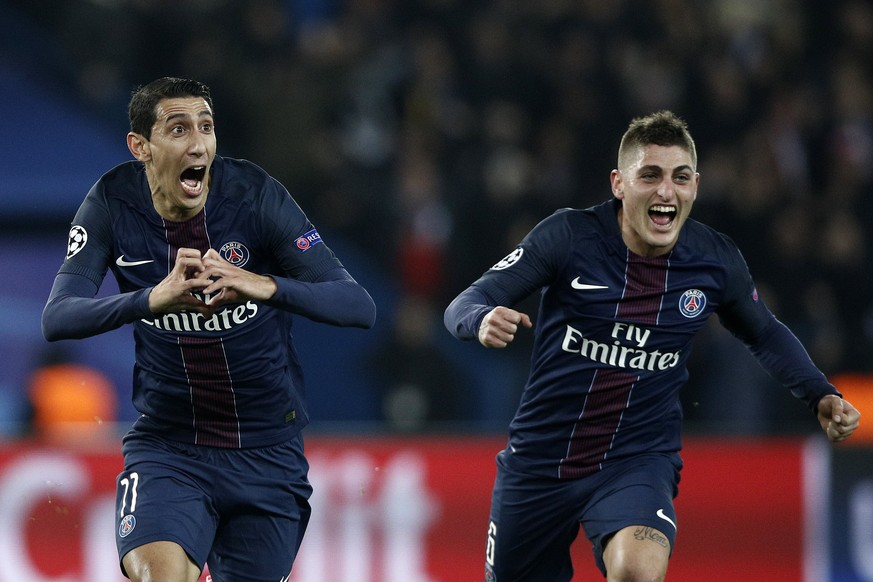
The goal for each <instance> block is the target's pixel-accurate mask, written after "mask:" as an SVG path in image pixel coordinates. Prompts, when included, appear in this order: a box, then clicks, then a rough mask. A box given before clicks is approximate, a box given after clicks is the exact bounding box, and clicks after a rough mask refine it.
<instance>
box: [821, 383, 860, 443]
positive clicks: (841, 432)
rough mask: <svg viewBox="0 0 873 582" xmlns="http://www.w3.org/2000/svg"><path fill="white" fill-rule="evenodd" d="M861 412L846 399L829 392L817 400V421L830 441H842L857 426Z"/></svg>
mask: <svg viewBox="0 0 873 582" xmlns="http://www.w3.org/2000/svg"><path fill="white" fill-rule="evenodd" d="M860 418H861V413H860V412H858V410H857V409H856V408H855V407H854V406H852V404H851V403H850V402H848V401H846V400H843V399H842V398H840V397H839V396H836V395H834V394H829V395H827V396H825V397H824V398H822V399H821V400H819V402H818V422H819V424H821V427H822V429H824V431H825V434H827V435H828V439H829V440H830V441H831V442H835V443H836V442H840V441H844V440H846V439H847V438H849V436H850V435H851V434H852V433H853V432H854V431H855V429H856V428H858V422H859V419H860Z"/></svg>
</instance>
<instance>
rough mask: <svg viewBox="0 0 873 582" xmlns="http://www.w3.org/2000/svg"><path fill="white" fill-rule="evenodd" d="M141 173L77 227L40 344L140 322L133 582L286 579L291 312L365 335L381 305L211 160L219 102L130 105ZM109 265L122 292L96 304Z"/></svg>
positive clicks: (303, 464) (195, 98)
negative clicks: (205, 575) (206, 573)
mask: <svg viewBox="0 0 873 582" xmlns="http://www.w3.org/2000/svg"><path fill="white" fill-rule="evenodd" d="M129 116H130V133H128V134H127V145H128V148H129V149H130V152H131V153H132V154H133V157H134V158H136V160H135V161H133V160H131V161H129V162H126V163H123V164H121V165H119V166H117V167H115V168H113V169H112V170H110V171H109V172H107V173H106V174H105V175H103V177H101V178H100V180H98V182H97V183H96V184H95V185H94V186H93V188H91V190H90V192H88V195H87V196H86V197H85V200H84V202H83V203H82V205H81V206H80V208H79V210H78V212H77V213H76V216H75V218H74V220H73V225H72V228H71V230H70V237H69V245H68V250H67V255H66V259H65V260H64V262H63V264H62V266H61V268H60V271H59V273H58V275H57V277H56V279H55V282H54V285H53V287H52V290H51V294H50V296H49V299H48V303H47V304H46V307H45V310H44V312H43V318H42V325H43V333H44V335H45V337H46V338H47V339H48V340H50V341H52V340H60V339H70V338H83V337H88V336H93V335H95V334H99V333H102V332H105V331H109V330H111V329H114V328H118V327H120V326H122V325H124V324H127V323H133V327H134V337H135V340H136V363H135V366H134V375H133V402H134V404H135V406H136V408H137V410H138V411H139V412H140V413H141V415H140V417H139V418H138V420H137V421H136V422H135V423H134V425H133V427H132V429H131V430H130V431H129V432H128V433H127V435H125V437H124V439H123V445H122V452H123V454H124V471H123V472H122V473H121V474H120V475H119V477H118V481H117V494H116V508H115V509H116V514H115V517H116V541H117V545H118V552H119V557H120V559H121V565H122V570H123V571H124V573H125V574H126V575H127V576H128V577H129V578H130V579H131V580H134V581H145V580H160V581H164V582H167V581H171V582H196V580H197V579H198V577H199V576H200V573H201V571H202V569H203V567H204V564H205V563H207V562H208V564H209V569H210V573H211V575H212V578H213V580H215V581H216V582H220V581H225V580H228V581H229V580H234V581H236V580H245V581H265V582H266V581H270V582H276V581H278V580H287V579H288V577H289V575H290V571H291V566H292V564H293V562H294V558H295V556H296V554H297V550H298V549H299V547H300V542H301V540H302V538H303V534H304V531H305V530H306V526H307V523H308V520H309V515H310V506H309V502H308V499H309V496H310V493H311V487H310V484H309V482H308V477H307V473H308V463H307V461H306V458H305V456H304V451H303V440H302V438H301V432H300V431H301V429H302V428H303V427H304V426H305V425H306V424H307V423H308V417H307V413H306V405H305V402H304V399H303V395H304V391H303V377H302V374H301V367H300V363H299V361H298V359H297V355H296V352H295V348H294V344H293V342H292V334H291V324H292V316H293V315H295V314H297V315H301V316H304V317H307V318H309V319H312V320H315V321H319V322H324V323H328V324H332V325H337V326H351V327H360V328H369V327H371V326H372V325H373V323H374V320H375V316H376V309H375V305H374V303H373V300H372V298H371V297H370V295H369V294H368V293H367V291H366V290H365V289H364V288H363V287H361V286H360V285H358V283H357V282H356V281H355V280H354V279H353V278H352V277H351V276H350V275H349V273H348V272H347V271H346V270H345V268H344V267H343V265H342V264H341V263H340V261H339V260H338V259H337V257H336V256H335V255H334V254H333V252H332V251H331V250H330V249H329V248H328V246H327V244H325V242H324V241H323V240H322V238H321V237H320V236H319V233H318V231H317V230H316V229H315V227H314V226H313V225H312V224H311V223H310V222H309V220H308V219H307V217H306V216H305V214H304V213H303V212H302V211H301V209H300V208H299V207H298V206H297V204H296V203H295V201H294V199H293V198H292V197H291V196H290V195H289V193H288V192H287V190H286V189H285V188H284V187H283V186H282V185H281V184H280V183H279V182H277V181H276V180H275V179H273V178H272V177H270V176H269V175H268V174H267V173H266V172H264V170H262V169H261V168H259V167H257V166H256V165H254V164H252V163H250V162H247V161H243V160H236V159H230V158H222V157H221V156H218V155H216V132H215V126H214V112H213V107H212V97H211V94H210V90H209V88H208V87H207V86H205V85H203V84H202V83H199V82H197V81H192V80H185V79H176V78H162V79H158V80H155V81H153V82H152V83H149V84H148V85H145V86H144V87H140V88H138V89H137V90H136V91H135V92H134V93H133V96H132V98H131V101H130V105H129ZM107 268H111V269H112V272H113V274H114V276H115V278H116V280H117V281H118V285H119V289H120V293H119V294H117V295H113V296H109V297H100V298H97V297H96V294H97V291H98V289H99V287H100V285H101V283H102V281H103V278H104V276H105V274H106V270H107Z"/></svg>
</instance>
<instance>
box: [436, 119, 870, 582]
mask: <svg viewBox="0 0 873 582" xmlns="http://www.w3.org/2000/svg"><path fill="white" fill-rule="evenodd" d="M610 178H611V184H612V193H613V199H611V200H609V201H608V202H604V203H603V204H600V205H598V206H594V207H592V208H588V209H585V210H573V209H563V210H559V211H557V212H555V213H554V214H553V215H552V216H550V217H548V218H546V219H545V220H543V221H542V222H541V223H540V224H538V225H537V226H536V227H535V228H534V229H533V230H532V231H531V232H530V233H529V234H528V235H527V236H526V237H525V238H524V240H522V241H521V243H520V244H519V245H518V247H517V248H516V249H515V250H514V251H512V252H511V253H510V254H509V255H508V256H507V257H505V258H504V259H502V260H501V261H500V262H498V263H497V264H495V265H494V266H493V267H492V268H491V269H490V270H488V271H487V272H486V273H485V274H484V275H482V277H481V278H479V279H478V280H477V281H475V282H474V283H473V284H472V285H471V286H470V287H468V288H467V289H466V290H465V291H463V292H462V293H461V294H460V295H458V297H456V298H455V300H454V301H453V302H452V303H451V304H450V305H449V306H448V308H447V309H446V312H445V324H446V327H447V328H448V329H449V330H450V331H451V333H452V334H453V335H455V336H456V337H457V338H459V339H463V340H471V339H478V341H479V343H481V344H482V345H483V346H485V347H486V348H505V347H506V346H507V345H508V344H510V343H511V342H512V341H513V339H514V338H515V336H516V334H517V333H520V332H521V331H522V328H530V327H531V326H532V321H531V318H530V316H529V315H528V314H526V313H521V312H519V311H517V310H515V309H513V305H515V304H517V303H518V302H519V301H521V300H522V299H524V298H526V297H527V296H528V295H530V294H532V293H534V292H540V293H541V298H540V308H539V314H538V318H537V324H536V330H535V332H534V333H535V336H534V345H533V353H532V356H531V368H530V375H529V377H528V380H527V384H526V386H525V390H524V393H523V395H522V398H521V402H520V404H519V407H518V410H517V412H516V414H515V417H514V419H513V420H512V423H511V425H510V434H509V441H508V444H507V447H506V449H505V450H503V451H501V452H500V453H499V454H498V455H497V477H496V480H495V484H494V489H493V492H492V502H491V516H490V523H489V526H488V534H487V545H486V570H485V579H486V580H487V581H489V582H494V581H496V582H514V581H517V580H525V581H526V582H535V581H542V582H555V581H564V580H570V579H571V577H572V572H573V568H572V564H571V561H570V552H569V548H570V545H571V543H572V542H573V540H574V538H575V537H576V535H577V533H578V531H579V526H580V524H581V525H582V527H583V528H584V531H585V533H586V535H587V536H588V538H589V540H590V541H591V543H592V544H593V550H594V555H595V560H596V562H597V565H598V567H599V568H600V570H601V571H602V572H603V574H604V576H606V577H607V579H608V580H610V581H624V580H663V579H664V576H665V575H666V572H667V563H668V560H669V557H670V554H671V552H672V550H673V544H674V539H675V534H676V525H677V519H676V514H675V512H674V509H673V498H674V497H675V496H676V494H677V492H678V489H677V486H678V482H679V472H680V470H681V467H682V461H681V458H680V456H679V450H680V448H681V441H680V431H681V422H682V411H681V408H680V401H679V389H680V387H681V386H682V385H683V384H684V383H685V382H686V380H687V377H688V374H687V371H686V367H685V364H686V361H687V359H688V355H689V349H690V347H691V341H692V338H693V337H694V335H695V333H696V332H697V331H699V330H700V329H701V328H702V327H703V325H704V323H705V322H706V320H707V318H708V317H709V316H710V315H712V314H713V313H715V314H717V315H718V317H719V319H720V320H721V323H722V324H723V325H724V326H725V327H726V328H727V329H728V330H730V331H731V332H732V333H733V334H734V335H735V336H736V337H737V338H739V339H740V340H742V341H743V342H744V343H745V344H746V345H747V346H748V348H749V349H750V350H751V352H752V353H753V354H754V355H755V356H756V358H757V360H758V361H759V362H760V363H761V365H763V366H764V368H766V369H767V370H768V371H769V372H770V373H771V374H772V375H773V376H774V377H776V378H777V379H779V380H780V381H781V382H782V383H783V384H784V385H785V386H786V387H788V388H789V389H790V390H791V392H792V394H793V395H794V396H796V397H797V398H799V399H800V400H802V401H803V402H804V403H806V405H807V406H809V407H810V409H811V410H812V412H813V413H815V414H816V415H817V417H818V421H819V422H820V423H821V426H822V428H823V429H824V430H825V432H826V434H827V436H828V438H829V439H830V440H831V441H841V440H843V439H845V438H847V437H848V436H849V435H850V434H851V433H852V431H854V430H855V428H856V427H857V426H858V419H859V416H860V414H859V413H858V411H857V410H856V409H855V408H854V407H853V406H852V405H851V404H850V403H849V402H847V401H845V400H843V399H842V398H841V395H840V394H839V393H838V392H837V390H836V389H835V388H834V387H833V386H832V385H831V384H829V383H828V381H827V380H826V379H825V377H824V375H823V374H822V373H821V372H820V371H819V370H818V369H817V368H816V367H815V365H814V364H813V363H812V362H811V361H810V359H809V357H808V355H807V353H806V351H805V350H804V348H803V347H802V346H801V344H800V343H799V342H798V340H797V339H796V338H795V336H794V335H793V334H792V333H791V332H790V331H789V330H788V329H787V328H786V327H785V326H784V325H783V324H782V323H780V322H779V321H778V320H777V319H776V318H775V317H774V316H773V315H772V313H771V312H770V311H769V310H768V308H767V307H766V306H765V305H764V302H763V301H762V300H761V298H760V297H759V296H758V293H757V291H756V290H755V285H754V283H753V281H752V278H751V276H750V274H749V271H748V268H747V267H746V264H745V261H744V260H743V258H742V256H741V255H740V252H739V250H738V249H737V247H736V246H735V245H734V243H733V242H732V241H731V240H730V239H729V238H727V237H726V236H724V235H722V234H719V233H718V232H716V231H714V230H712V229H711V228H709V227H707V226H704V225H703V224H700V223H698V222H696V221H694V220H689V219H688V215H689V213H690V212H691V207H692V205H693V203H694V200H695V198H696V197H697V188H698V183H699V180H700V177H699V174H698V173H697V154H696V150H695V145H694V141H693V139H692V137H691V135H690V134H689V132H688V128H687V126H686V124H685V122H684V121H683V120H681V119H680V118H678V117H677V116H675V115H674V114H673V113H671V112H668V111H662V112H658V113H654V114H652V115H649V116H647V117H642V118H637V119H634V120H633V121H632V122H631V124H630V126H629V128H628V129H627V131H626V133H625V134H624V136H623V138H622V140H621V144H620V146H619V151H618V166H617V169H615V170H613V171H612V173H611V177H610ZM750 405H751V404H750Z"/></svg>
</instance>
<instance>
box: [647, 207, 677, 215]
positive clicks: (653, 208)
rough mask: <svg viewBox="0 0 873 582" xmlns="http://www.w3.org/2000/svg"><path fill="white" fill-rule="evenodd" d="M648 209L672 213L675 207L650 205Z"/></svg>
mask: <svg viewBox="0 0 873 582" xmlns="http://www.w3.org/2000/svg"><path fill="white" fill-rule="evenodd" d="M649 211H650V212H667V213H671V214H672V213H674V212H676V208H674V207H673V206H652V207H651V208H650V209H649Z"/></svg>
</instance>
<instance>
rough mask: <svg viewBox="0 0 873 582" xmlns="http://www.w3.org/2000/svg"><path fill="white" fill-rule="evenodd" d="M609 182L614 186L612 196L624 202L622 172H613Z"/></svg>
mask: <svg viewBox="0 0 873 582" xmlns="http://www.w3.org/2000/svg"><path fill="white" fill-rule="evenodd" d="M609 182H610V184H612V195H613V196H615V197H616V198H618V199H619V200H623V199H624V188H623V187H622V181H621V172H620V171H618V170H613V171H612V173H611V174H609Z"/></svg>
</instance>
